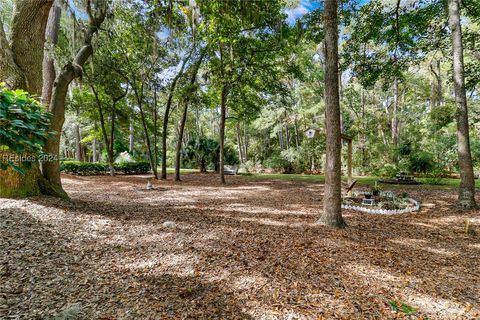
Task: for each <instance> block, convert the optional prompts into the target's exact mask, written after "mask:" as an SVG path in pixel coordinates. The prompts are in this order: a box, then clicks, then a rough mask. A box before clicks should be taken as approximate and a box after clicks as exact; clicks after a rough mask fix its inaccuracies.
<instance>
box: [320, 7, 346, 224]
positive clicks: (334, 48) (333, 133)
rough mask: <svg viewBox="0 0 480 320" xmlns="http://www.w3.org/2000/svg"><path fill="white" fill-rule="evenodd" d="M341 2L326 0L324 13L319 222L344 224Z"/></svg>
mask: <svg viewBox="0 0 480 320" xmlns="http://www.w3.org/2000/svg"><path fill="white" fill-rule="evenodd" d="M337 10H338V4H337V0H326V1H325V9H324V14H323V22H324V30H325V106H326V119H325V120H326V121H325V122H326V131H327V132H326V133H327V139H326V144H327V150H326V172H325V194H324V199H323V213H322V214H321V216H320V219H319V222H320V223H323V224H326V225H328V226H332V227H337V228H341V227H344V226H345V222H344V220H343V217H342V209H341V203H342V194H341V131H340V99H339V87H338V86H339V84H338V79H339V75H338V20H337Z"/></svg>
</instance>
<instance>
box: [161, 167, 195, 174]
mask: <svg viewBox="0 0 480 320" xmlns="http://www.w3.org/2000/svg"><path fill="white" fill-rule="evenodd" d="M161 172H162V168H158V173H161ZM195 172H200V169H180V173H195ZM167 173H172V174H173V173H175V168H167Z"/></svg>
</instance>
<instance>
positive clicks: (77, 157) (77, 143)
mask: <svg viewBox="0 0 480 320" xmlns="http://www.w3.org/2000/svg"><path fill="white" fill-rule="evenodd" d="M77 117H78V113H77ZM80 140H81V137H80V125H79V124H78V123H76V124H75V160H77V161H83V157H82V144H81V143H80Z"/></svg>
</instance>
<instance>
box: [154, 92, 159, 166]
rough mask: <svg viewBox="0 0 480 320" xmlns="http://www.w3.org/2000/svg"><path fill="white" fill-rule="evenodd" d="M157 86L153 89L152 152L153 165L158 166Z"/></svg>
mask: <svg viewBox="0 0 480 320" xmlns="http://www.w3.org/2000/svg"><path fill="white" fill-rule="evenodd" d="M157 104H158V102H157V87H155V88H154V90H153V148H154V149H153V150H154V151H153V153H154V158H155V167H158V163H157V162H158V129H157V122H158V110H157V109H158V106H157Z"/></svg>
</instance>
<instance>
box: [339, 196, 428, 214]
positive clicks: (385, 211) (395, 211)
mask: <svg viewBox="0 0 480 320" xmlns="http://www.w3.org/2000/svg"><path fill="white" fill-rule="evenodd" d="M407 199H408V201H410V202H411V203H413V204H414V206H413V207H407V208H404V209H392V210H388V209H369V208H365V207H361V206H353V205H349V204H342V209H349V210H354V211H360V212H366V213H373V214H387V215H391V214H401V213H410V212H415V211H419V210H420V203H419V202H418V201H416V200H413V199H412V198H407Z"/></svg>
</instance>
